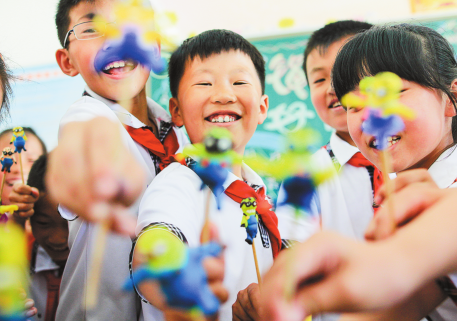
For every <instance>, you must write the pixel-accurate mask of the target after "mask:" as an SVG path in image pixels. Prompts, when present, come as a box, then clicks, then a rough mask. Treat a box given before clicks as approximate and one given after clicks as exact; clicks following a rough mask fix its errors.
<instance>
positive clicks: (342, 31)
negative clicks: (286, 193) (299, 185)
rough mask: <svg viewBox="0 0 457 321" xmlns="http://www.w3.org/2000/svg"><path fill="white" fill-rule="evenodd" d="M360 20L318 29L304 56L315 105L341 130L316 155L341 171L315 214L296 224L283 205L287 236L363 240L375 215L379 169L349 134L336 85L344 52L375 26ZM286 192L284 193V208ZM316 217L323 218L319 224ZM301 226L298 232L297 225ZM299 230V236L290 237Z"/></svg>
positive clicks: (323, 191)
mask: <svg viewBox="0 0 457 321" xmlns="http://www.w3.org/2000/svg"><path fill="white" fill-rule="evenodd" d="M371 27H372V25H371V24H369V23H365V22H359V21H352V20H346V21H337V22H334V23H330V24H328V25H326V26H324V27H323V28H321V29H319V30H316V31H315V32H314V33H313V34H312V35H311V38H310V39H309V41H308V44H307V47H306V49H305V52H304V61H303V70H304V72H305V75H306V77H307V79H308V83H309V89H310V95H311V101H312V103H313V106H314V108H315V110H316V112H317V114H318V115H319V117H320V118H321V119H322V121H323V122H324V123H326V124H327V125H329V126H331V127H332V128H334V129H335V132H334V133H333V134H332V135H331V137H330V142H329V143H328V144H327V145H325V146H324V147H323V148H322V149H320V150H319V151H317V152H316V154H315V157H316V159H317V160H318V161H319V162H320V163H321V164H323V165H325V166H328V167H329V168H334V169H335V174H336V173H338V175H335V176H334V178H332V179H331V180H329V181H327V182H325V183H323V184H321V185H320V186H318V188H317V193H316V194H315V196H314V198H313V202H312V206H311V212H312V213H311V214H312V215H306V216H304V217H303V219H300V220H299V222H296V220H295V219H294V215H293V209H292V208H291V206H289V205H283V206H278V208H277V210H276V213H277V214H278V217H280V218H281V220H280V223H281V224H280V231H281V235H282V237H283V238H285V239H287V238H293V239H296V240H298V241H303V240H306V239H307V238H308V237H310V236H311V235H312V234H313V233H315V232H316V231H318V230H319V229H321V228H322V229H330V230H336V231H338V232H340V233H342V234H344V235H346V236H350V237H355V238H358V239H363V236H364V232H365V228H366V227H367V225H368V223H369V222H370V220H371V219H372V217H373V194H374V190H375V188H377V187H378V184H377V182H378V180H376V178H377V177H380V175H379V171H377V170H376V168H375V167H374V165H373V164H371V163H370V162H369V161H367V160H366V159H364V157H363V156H362V155H361V154H360V152H359V150H358V149H357V147H356V146H355V144H354V142H353V141H352V138H351V136H350V135H349V131H348V125H347V119H346V118H347V114H346V112H345V110H344V109H343V107H342V106H341V103H340V102H339V100H338V98H337V97H336V94H335V91H334V89H333V86H332V83H331V75H332V68H333V64H334V62H335V58H336V56H337V54H338V52H339V50H340V48H341V47H342V46H343V45H344V44H345V43H346V41H347V40H348V39H349V38H350V37H352V36H353V35H355V34H357V33H359V32H362V31H364V30H367V29H369V28H371ZM282 197H283V193H282V191H281V190H280V193H279V196H278V204H279V203H280V202H279V200H280V198H282ZM315 217H319V219H318V220H316V219H315ZM297 223H298V224H299V225H300V227H294V228H292V225H293V224H297ZM291 231H294V235H290V233H291Z"/></svg>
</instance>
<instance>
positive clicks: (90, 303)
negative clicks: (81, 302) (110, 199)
mask: <svg viewBox="0 0 457 321" xmlns="http://www.w3.org/2000/svg"><path fill="white" fill-rule="evenodd" d="M108 230H109V222H108V221H106V222H102V223H100V224H99V225H98V226H97V229H96V231H95V233H96V234H95V242H94V250H93V252H92V255H91V261H90V265H89V266H90V268H89V276H88V279H87V284H86V287H87V292H86V298H85V299H86V300H85V301H86V309H88V310H90V309H93V308H94V307H95V306H96V305H97V299H98V292H99V285H100V275H101V271H102V265H103V254H104V252H105V246H106V238H107V235H108Z"/></svg>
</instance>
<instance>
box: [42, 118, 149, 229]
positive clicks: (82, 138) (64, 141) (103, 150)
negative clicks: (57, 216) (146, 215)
mask: <svg viewBox="0 0 457 321" xmlns="http://www.w3.org/2000/svg"><path fill="white" fill-rule="evenodd" d="M144 176H145V175H144V173H143V170H142V169H141V167H140V165H139V164H138V162H137V161H136V160H135V159H134V157H133V156H132V155H131V154H130V152H129V151H128V149H127V147H126V146H125V145H124V142H123V141H122V137H121V133H120V130H119V127H118V125H117V124H115V123H113V122H111V121H109V120H108V119H105V118H102V117H97V118H94V119H92V120H90V121H84V122H73V123H70V124H67V125H66V126H65V127H64V128H63V130H62V133H61V139H60V141H59V146H58V147H57V148H56V149H55V150H54V151H53V152H52V153H51V154H50V155H49V165H48V171H47V173H46V186H47V189H48V191H49V193H50V194H51V196H52V197H53V198H54V200H55V201H56V202H58V203H60V204H61V205H63V206H65V207H66V208H68V209H69V210H71V211H72V212H74V213H75V214H77V215H79V216H80V217H82V218H83V219H85V220H88V221H92V222H97V221H98V222H99V221H102V220H104V219H107V218H108V217H110V218H111V219H112V220H113V224H112V226H113V227H112V229H114V230H117V231H118V232H121V233H124V234H129V233H132V232H133V231H134V228H135V225H136V223H135V221H134V219H133V218H131V217H130V216H129V215H124V214H125V212H126V210H125V209H126V208H127V207H128V206H130V205H131V204H132V203H133V202H134V201H135V200H136V199H137V198H138V196H139V195H140V194H141V191H142V190H143V188H144Z"/></svg>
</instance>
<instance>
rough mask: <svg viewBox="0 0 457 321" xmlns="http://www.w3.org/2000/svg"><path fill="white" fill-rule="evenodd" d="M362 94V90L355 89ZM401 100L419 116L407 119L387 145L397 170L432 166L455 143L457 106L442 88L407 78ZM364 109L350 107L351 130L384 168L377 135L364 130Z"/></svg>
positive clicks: (358, 144) (366, 153)
mask: <svg viewBox="0 0 457 321" xmlns="http://www.w3.org/2000/svg"><path fill="white" fill-rule="evenodd" d="M353 93H355V94H359V91H358V89H357V90H355V91H353ZM400 102H401V103H403V104H405V105H406V106H408V107H409V108H411V109H413V110H414V111H415V113H416V118H415V119H414V120H412V121H404V122H405V129H404V130H403V131H402V132H400V133H398V135H397V136H394V137H393V138H394V139H393V144H392V145H391V146H390V147H388V148H387V151H388V152H389V153H390V155H391V157H392V164H393V171H394V172H400V171H403V170H406V169H413V168H425V169H428V168H429V167H430V166H431V165H432V163H433V162H434V161H435V160H436V159H437V158H438V157H439V155H440V154H441V153H442V152H443V150H444V149H445V148H446V147H448V146H449V145H451V144H452V142H453V139H452V133H451V123H452V116H453V115H455V112H454V107H453V105H452V103H451V102H450V100H449V99H448V98H447V96H445V95H443V94H442V93H441V91H438V90H433V89H429V88H425V87H422V86H420V85H418V84H417V83H414V82H410V81H406V80H403V92H402V93H401V96H400ZM364 114H365V111H364V109H358V108H349V109H348V113H347V122H348V127H349V133H350V134H351V137H352V139H353V140H354V142H355V143H356V145H357V147H358V148H359V149H360V151H361V152H362V153H363V155H365V157H366V158H368V159H369V160H370V161H371V162H372V163H373V164H375V165H376V167H378V168H381V167H380V166H381V161H380V154H379V150H377V149H376V148H374V147H373V141H374V137H373V136H370V135H367V134H365V133H363V132H362V129H361V126H362V122H363V117H364Z"/></svg>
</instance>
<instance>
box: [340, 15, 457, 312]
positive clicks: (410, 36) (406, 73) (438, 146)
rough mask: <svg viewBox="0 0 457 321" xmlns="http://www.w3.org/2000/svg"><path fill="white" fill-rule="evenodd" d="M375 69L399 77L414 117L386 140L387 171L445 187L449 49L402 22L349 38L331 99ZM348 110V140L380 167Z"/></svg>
mask: <svg viewBox="0 0 457 321" xmlns="http://www.w3.org/2000/svg"><path fill="white" fill-rule="evenodd" d="M413 53H414V54H413ZM347 66H351V68H347ZM381 71H390V72H393V73H396V74H397V75H398V76H400V77H401V78H402V81H403V88H402V93H401V96H400V102H401V103H403V104H405V105H406V106H408V107H409V108H411V109H413V110H414V111H415V113H416V118H415V119H414V120H412V121H405V129H404V130H403V131H401V132H400V133H399V134H398V135H396V136H393V137H392V139H391V143H390V144H389V147H388V149H387V152H388V153H390V155H391V158H392V166H393V171H394V172H402V171H405V170H410V169H416V168H422V169H427V170H428V173H429V174H430V175H431V177H432V178H433V180H434V181H435V183H436V184H437V185H438V186H439V187H440V188H448V187H450V186H451V185H453V184H454V183H455V181H456V179H457V153H455V140H456V137H457V127H456V126H457V122H456V118H455V115H456V103H457V99H456V97H455V91H456V89H457V62H456V60H455V58H454V53H453V50H452V48H451V47H450V45H449V43H448V42H447V41H446V40H445V39H444V38H443V37H442V36H441V35H439V34H438V33H437V32H436V31H433V30H432V29H430V28H426V27H421V26H413V25H406V24H405V25H397V26H391V27H377V28H373V29H371V30H369V31H366V32H364V33H363V34H360V35H357V36H355V37H354V38H353V39H351V40H350V41H349V42H348V43H347V44H346V45H345V46H344V47H343V48H342V49H341V52H340V54H339V55H338V57H337V58H336V61H335V65H334V69H333V84H334V87H335V92H336V94H337V96H338V97H339V98H340V99H341V97H342V96H343V95H345V94H346V93H348V92H355V93H358V83H359V82H360V80H361V79H362V78H364V77H365V76H370V75H376V74H377V73H379V72H381ZM348 107H349V109H348V112H347V113H348V115H347V119H348V128H349V132H350V134H351V137H352V138H353V140H354V142H355V143H356V144H357V147H358V148H359V149H360V151H361V152H362V153H363V154H364V155H365V156H366V157H367V158H368V159H369V160H370V161H372V162H373V163H374V164H375V165H376V166H377V167H380V165H381V164H380V162H381V161H380V156H379V151H378V150H377V149H376V146H377V144H376V141H375V139H374V137H372V136H370V135H367V134H365V133H363V132H362V130H361V124H362V121H363V114H364V112H363V111H362V109H361V108H358V107H357V106H348ZM445 304H446V310H445V309H444V307H443V309H441V308H440V309H439V310H438V312H440V313H441V314H442V316H441V317H443V318H445V319H449V320H453V319H455V317H456V316H457V308H456V306H455V305H454V304H453V303H452V302H451V301H450V300H448V301H446V302H445ZM441 310H443V311H441ZM431 317H432V319H433V317H434V316H433V314H432V315H431Z"/></svg>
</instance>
